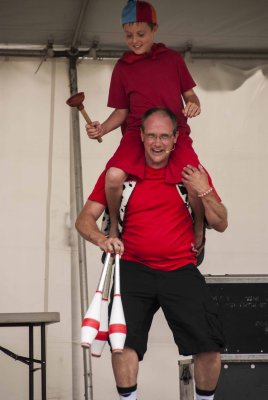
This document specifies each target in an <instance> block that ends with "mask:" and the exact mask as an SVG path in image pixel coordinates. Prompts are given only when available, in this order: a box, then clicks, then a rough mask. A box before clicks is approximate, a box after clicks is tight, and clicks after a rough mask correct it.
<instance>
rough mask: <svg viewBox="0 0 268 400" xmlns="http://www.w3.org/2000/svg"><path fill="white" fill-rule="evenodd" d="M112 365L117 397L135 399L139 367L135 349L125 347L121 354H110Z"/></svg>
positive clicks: (128, 399)
mask: <svg viewBox="0 0 268 400" xmlns="http://www.w3.org/2000/svg"><path fill="white" fill-rule="evenodd" d="M112 366H113V371H114V377H115V382H116V386H117V391H118V393H119V399H120V400H121V399H125V400H136V398H137V377H138V369H139V361H138V355H137V353H136V351H135V350H133V349H130V348H128V347H126V348H124V350H123V353H122V354H112Z"/></svg>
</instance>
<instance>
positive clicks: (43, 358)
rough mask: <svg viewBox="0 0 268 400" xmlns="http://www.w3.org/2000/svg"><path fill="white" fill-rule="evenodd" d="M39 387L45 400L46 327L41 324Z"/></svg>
mask: <svg viewBox="0 0 268 400" xmlns="http://www.w3.org/2000/svg"><path fill="white" fill-rule="evenodd" d="M41 385H42V400H46V398H47V393H46V326H45V324H41Z"/></svg>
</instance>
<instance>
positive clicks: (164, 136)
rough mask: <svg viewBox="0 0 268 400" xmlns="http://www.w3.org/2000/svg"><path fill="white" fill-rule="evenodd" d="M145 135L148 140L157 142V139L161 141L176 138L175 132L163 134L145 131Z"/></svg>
mask: <svg viewBox="0 0 268 400" xmlns="http://www.w3.org/2000/svg"><path fill="white" fill-rule="evenodd" d="M143 134H144V136H145V137H146V139H147V140H148V142H156V141H157V139H159V140H160V142H163V143H165V142H169V141H170V140H171V139H172V138H174V135H173V133H162V134H161V135H156V134H155V133H145V132H143Z"/></svg>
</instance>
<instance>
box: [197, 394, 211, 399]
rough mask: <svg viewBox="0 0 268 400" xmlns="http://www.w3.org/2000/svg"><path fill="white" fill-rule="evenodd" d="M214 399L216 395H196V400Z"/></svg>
mask: <svg viewBox="0 0 268 400" xmlns="http://www.w3.org/2000/svg"><path fill="white" fill-rule="evenodd" d="M213 399H214V394H211V395H208V396H205V395H201V394H197V393H196V400H213Z"/></svg>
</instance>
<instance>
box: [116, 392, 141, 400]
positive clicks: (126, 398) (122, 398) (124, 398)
mask: <svg viewBox="0 0 268 400" xmlns="http://www.w3.org/2000/svg"><path fill="white" fill-rule="evenodd" d="M119 400H137V390H135V391H134V392H131V393H126V394H124V395H123V394H121V395H119Z"/></svg>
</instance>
